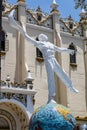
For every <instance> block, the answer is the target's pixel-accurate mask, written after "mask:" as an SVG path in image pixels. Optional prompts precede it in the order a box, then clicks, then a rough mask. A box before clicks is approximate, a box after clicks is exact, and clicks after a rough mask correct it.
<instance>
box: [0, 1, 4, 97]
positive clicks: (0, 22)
mask: <svg viewBox="0 0 87 130" xmlns="http://www.w3.org/2000/svg"><path fill="white" fill-rule="evenodd" d="M2 3H3V0H0V97H1V42H2V11H4V6H3V5H2Z"/></svg>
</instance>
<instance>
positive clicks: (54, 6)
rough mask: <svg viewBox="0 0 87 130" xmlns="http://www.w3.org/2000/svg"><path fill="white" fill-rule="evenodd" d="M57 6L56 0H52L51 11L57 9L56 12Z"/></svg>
mask: <svg viewBox="0 0 87 130" xmlns="http://www.w3.org/2000/svg"><path fill="white" fill-rule="evenodd" d="M57 7H58V4H57V3H56V0H53V3H52V5H51V8H52V12H53V11H57V12H58V10H57Z"/></svg>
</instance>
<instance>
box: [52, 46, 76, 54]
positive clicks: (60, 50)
mask: <svg viewBox="0 0 87 130" xmlns="http://www.w3.org/2000/svg"><path fill="white" fill-rule="evenodd" d="M54 49H55V51H58V52H67V53H69V54H72V55H73V54H74V50H71V49H67V48H61V47H57V46H54Z"/></svg>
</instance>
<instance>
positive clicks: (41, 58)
mask: <svg viewBox="0 0 87 130" xmlns="http://www.w3.org/2000/svg"><path fill="white" fill-rule="evenodd" d="M36 41H39V39H38V37H37V38H36ZM36 59H37V60H38V61H43V54H42V52H41V51H40V50H39V49H38V48H36Z"/></svg>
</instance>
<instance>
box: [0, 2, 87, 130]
mask: <svg viewBox="0 0 87 130" xmlns="http://www.w3.org/2000/svg"><path fill="white" fill-rule="evenodd" d="M4 7H5V11H4V12H3V19H2V20H3V22H2V24H3V38H2V44H1V49H2V50H1V80H2V83H1V88H0V130H4V129H6V130H28V124H29V119H30V116H31V114H32V112H33V110H34V108H37V107H39V106H41V105H43V104H45V103H46V102H47V98H48V88H47V75H46V69H45V65H44V59H43V56H42V53H41V52H40V51H39V50H38V49H37V48H35V47H34V46H33V45H31V44H29V43H28V42H27V41H26V40H25V39H24V38H23V36H22V35H21V34H20V33H19V32H18V31H17V30H15V29H13V28H12V27H11V26H10V25H9V22H8V14H9V13H10V11H11V10H13V9H15V10H16V11H15V16H14V17H15V19H16V20H17V21H19V22H21V23H22V25H23V26H24V28H25V31H26V32H27V33H28V34H29V35H30V36H31V37H33V38H34V39H37V37H38V35H39V34H40V33H44V34H46V35H47V36H48V38H49V41H50V42H52V43H53V44H55V45H56V46H58V47H65V48H70V49H74V50H75V53H74V54H73V55H69V54H65V53H61V54H60V53H56V54H55V57H56V59H57V60H58V62H59V64H60V66H61V67H62V68H63V69H64V70H65V71H66V73H67V74H68V76H69V77H70V78H71V80H72V82H73V84H74V86H75V87H76V88H77V89H78V90H79V93H78V94H75V93H73V92H71V91H70V90H68V89H67V88H66V87H65V86H64V84H63V83H62V81H60V79H59V78H57V77H56V75H55V82H56V97H55V99H56V101H57V102H58V103H61V104H63V105H65V106H67V107H68V108H70V110H71V112H72V113H73V114H74V116H75V117H76V119H77V121H78V123H80V124H81V123H83V122H87V120H86V118H87V117H86V116H87V93H86V91H87V87H86V82H87V81H86V79H87V76H86V75H87V60H86V59H87V42H86V40H87V37H86V31H85V30H86V29H84V28H86V26H87V25H86V24H87V23H86V24H84V23H85V22H84V21H83V20H84V17H83V16H84V12H81V14H80V16H81V20H80V22H78V23H77V22H75V21H74V20H73V19H72V17H71V16H69V17H68V18H66V19H64V18H61V17H60V12H59V10H58V9H57V7H58V5H57V3H56V1H54V0H53V3H52V5H51V12H50V14H46V13H44V12H42V10H41V8H40V7H39V6H38V7H37V9H36V10H31V9H27V8H26V1H25V0H18V2H17V4H16V5H10V4H8V3H4ZM58 32H59V33H60V35H61V38H62V44H61V45H60V44H59V39H58ZM4 39H5V41H4ZM29 70H30V71H29ZM31 75H32V76H31ZM32 77H33V78H32ZM78 129H79V128H78Z"/></svg>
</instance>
